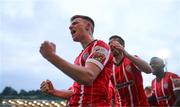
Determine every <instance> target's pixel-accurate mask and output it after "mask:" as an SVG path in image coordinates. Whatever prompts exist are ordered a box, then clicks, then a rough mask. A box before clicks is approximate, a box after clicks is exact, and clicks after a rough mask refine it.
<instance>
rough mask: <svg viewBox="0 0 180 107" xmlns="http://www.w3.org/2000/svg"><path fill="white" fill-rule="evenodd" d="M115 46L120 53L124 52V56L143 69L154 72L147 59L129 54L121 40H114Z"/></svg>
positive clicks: (146, 71)
mask: <svg viewBox="0 0 180 107" xmlns="http://www.w3.org/2000/svg"><path fill="white" fill-rule="evenodd" d="M113 46H114V48H116V50H117V51H119V53H123V55H124V56H126V57H127V58H128V59H130V60H131V61H132V62H133V63H134V64H135V65H136V66H137V67H138V68H139V69H140V70H141V71H143V72H145V73H151V72H152V68H151V66H150V65H149V64H148V63H147V62H146V61H144V60H142V59H140V58H138V57H136V56H134V55H131V54H129V53H128V52H127V51H126V50H125V49H124V47H123V46H122V45H121V44H120V43H119V42H117V41H114V42H113Z"/></svg>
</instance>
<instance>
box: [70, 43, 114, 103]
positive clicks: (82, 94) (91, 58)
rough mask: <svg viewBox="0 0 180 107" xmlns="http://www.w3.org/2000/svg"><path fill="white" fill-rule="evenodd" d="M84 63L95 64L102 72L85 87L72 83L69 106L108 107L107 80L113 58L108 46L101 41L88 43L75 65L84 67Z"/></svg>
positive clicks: (109, 75) (110, 72)
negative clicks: (72, 90) (72, 91)
mask: <svg viewBox="0 0 180 107" xmlns="http://www.w3.org/2000/svg"><path fill="white" fill-rule="evenodd" d="M86 62H91V63H94V64H96V65H97V66H98V67H99V68H100V69H101V70H102V71H101V73H100V74H99V75H98V77H97V78H96V80H95V81H94V82H93V85H91V86H86V85H82V84H80V83H78V82H74V84H73V89H74V94H73V95H72V97H71V98H70V101H69V105H70V106H110V101H109V100H108V91H109V80H110V77H111V75H112V64H113V56H112V54H111V52H110V48H109V46H108V45H107V44H106V43H104V42H103V41H100V40H96V41H93V42H92V43H90V44H89V45H88V46H87V47H86V48H85V49H84V50H83V51H82V52H81V53H80V54H79V56H78V57H77V58H76V60H75V62H74V63H75V64H76V65H79V66H85V63H86Z"/></svg>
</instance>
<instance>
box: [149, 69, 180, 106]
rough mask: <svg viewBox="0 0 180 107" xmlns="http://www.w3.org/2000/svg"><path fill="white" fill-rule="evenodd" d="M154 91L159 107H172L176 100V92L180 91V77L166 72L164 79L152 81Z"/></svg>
mask: <svg viewBox="0 0 180 107" xmlns="http://www.w3.org/2000/svg"><path fill="white" fill-rule="evenodd" d="M152 90H153V92H154V94H155V96H156V99H157V102H158V105H159V106H172V105H173V104H174V102H175V100H176V97H175V95H174V90H180V77H179V76H178V75H176V74H174V73H171V72H165V75H164V77H163V78H162V79H161V80H159V81H157V79H154V80H153V81H152Z"/></svg>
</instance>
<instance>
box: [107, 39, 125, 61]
mask: <svg viewBox="0 0 180 107" xmlns="http://www.w3.org/2000/svg"><path fill="white" fill-rule="evenodd" d="M117 45H121V44H120V43H119V42H118V39H116V38H112V39H111V40H109V46H110V48H111V52H112V54H113V56H114V57H115V56H117V55H121V54H123V53H120V52H119V51H117V49H116V48H115V46H117Z"/></svg>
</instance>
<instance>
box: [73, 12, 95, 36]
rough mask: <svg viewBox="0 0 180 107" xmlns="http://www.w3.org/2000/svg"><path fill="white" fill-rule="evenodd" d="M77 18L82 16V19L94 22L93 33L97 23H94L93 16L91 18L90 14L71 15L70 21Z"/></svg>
mask: <svg viewBox="0 0 180 107" xmlns="http://www.w3.org/2000/svg"><path fill="white" fill-rule="evenodd" d="M76 18H82V19H85V20H87V21H89V22H90V23H91V24H92V28H91V30H92V33H93V32H94V27H95V24H94V21H93V19H92V18H90V17H89V16H84V15H74V16H72V17H71V19H70V21H71V22H72V21H73V20H74V19H76Z"/></svg>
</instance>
